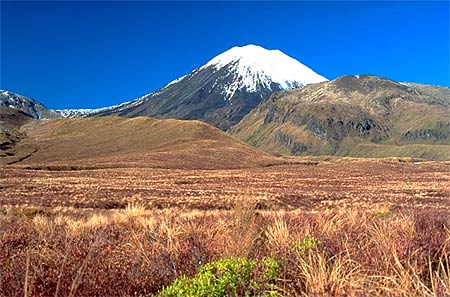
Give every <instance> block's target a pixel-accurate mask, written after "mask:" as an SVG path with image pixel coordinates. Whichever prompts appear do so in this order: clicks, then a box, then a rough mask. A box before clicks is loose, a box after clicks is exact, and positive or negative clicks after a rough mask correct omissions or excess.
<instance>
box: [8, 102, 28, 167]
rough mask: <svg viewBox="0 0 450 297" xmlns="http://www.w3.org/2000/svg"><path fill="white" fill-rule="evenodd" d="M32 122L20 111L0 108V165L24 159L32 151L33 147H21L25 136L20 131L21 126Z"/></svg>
mask: <svg viewBox="0 0 450 297" xmlns="http://www.w3.org/2000/svg"><path fill="white" fill-rule="evenodd" d="M33 120H34V119H33V118H32V117H30V116H29V115H27V114H25V113H24V112H22V111H19V110H16V109H13V108H4V107H0V164H3V163H9V162H13V161H16V160H20V159H22V158H26V157H27V156H28V155H29V154H31V153H32V152H33V151H34V149H35V147H34V146H33V145H23V143H22V140H23V139H25V138H26V137H27V135H26V134H25V133H23V132H22V131H21V127H22V126H23V125H25V124H27V123H30V122H32V121H33ZM18 148H19V149H18Z"/></svg>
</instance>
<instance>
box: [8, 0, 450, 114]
mask: <svg viewBox="0 0 450 297" xmlns="http://www.w3.org/2000/svg"><path fill="white" fill-rule="evenodd" d="M0 8H1V59H0V62H1V73H0V74H1V76H0V88H1V89H7V90H10V91H13V92H17V93H19V94H22V95H25V96H29V97H32V98H34V99H35V100H37V101H40V102H42V103H43V104H44V105H46V106H47V107H49V108H93V107H100V106H107V105H112V104H117V103H121V102H124V101H128V100H132V99H134V98H136V97H139V96H142V95H144V94H147V93H150V92H153V91H155V90H157V89H159V88H161V87H163V86H164V85H165V84H167V83H168V82H170V81H171V80H173V79H176V78H178V77H180V76H182V75H184V74H187V73H189V72H190V71H191V70H193V69H194V68H197V67H199V66H201V65H202V64H204V63H206V62H207V61H208V60H210V59H211V58H213V57H214V56H216V55H218V54H220V53H221V52H223V51H225V50H227V49H229V48H231V47H233V46H236V45H238V46H242V45H246V44H257V45H261V46H263V47H265V48H267V49H280V50H281V51H283V52H285V53H286V54H288V55H289V56H291V57H293V58H296V59H298V60H299V61H301V62H302V63H304V64H305V65H307V66H309V67H311V68H312V69H313V70H315V71H316V72H318V73H319V74H321V75H323V76H325V77H327V78H329V79H334V78H336V77H338V76H341V75H345V74H364V73H370V74H376V75H380V76H384V77H388V78H391V79H394V80H399V81H414V82H422V83H428V84H436V85H446V86H449V85H450V82H449V67H450V65H449V2H448V1H444V2H417V1H411V2H407V1H402V2H386V1H381V2H367V1H361V2H358V1H349V2H337V1H333V2H305V1H300V2H255V1H251V2H205V1H203V2H150V1H141V2H117V1H115V2H105V1H103V2H89V1H83V2H61V1H53V2H5V1H1V2H0Z"/></svg>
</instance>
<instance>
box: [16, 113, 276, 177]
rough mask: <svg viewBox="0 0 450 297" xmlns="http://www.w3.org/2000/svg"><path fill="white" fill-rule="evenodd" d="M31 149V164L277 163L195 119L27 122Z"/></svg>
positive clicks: (168, 165) (27, 161)
mask: <svg viewBox="0 0 450 297" xmlns="http://www.w3.org/2000/svg"><path fill="white" fill-rule="evenodd" d="M22 131H23V133H25V134H26V135H27V137H26V138H25V139H23V140H22V143H23V144H24V145H28V146H34V147H36V151H35V152H34V153H33V154H31V155H30V156H29V157H28V158H27V159H25V160H23V161H22V162H20V165H23V166H28V167H32V168H40V167H42V168H47V167H48V168H61V169H71V168H72V169H76V168H102V167H160V168H199V169H201V168H216V169H219V168H238V167H245V166H258V165H264V164H267V163H272V162H278V161H277V160H276V158H274V157H272V156H270V155H267V154H265V153H261V152H259V151H258V150H256V149H254V148H252V147H250V146H248V145H246V144H245V143H242V142H240V141H238V140H236V139H234V138H233V137H231V136H229V135H228V134H226V133H224V132H222V131H220V130H219V129H217V128H214V127H212V126H210V125H208V124H205V123H202V122H199V121H180V120H156V119H152V118H148V117H138V118H132V119H129V118H122V117H96V118H76V119H53V120H42V121H33V122H31V123H29V124H27V125H25V126H23V127H22Z"/></svg>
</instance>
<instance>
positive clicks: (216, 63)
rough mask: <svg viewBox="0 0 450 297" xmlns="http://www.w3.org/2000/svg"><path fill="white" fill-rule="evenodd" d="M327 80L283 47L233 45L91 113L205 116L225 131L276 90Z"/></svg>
mask: <svg viewBox="0 0 450 297" xmlns="http://www.w3.org/2000/svg"><path fill="white" fill-rule="evenodd" d="M326 80H327V79H326V78H324V77H323V76H321V75H319V74H317V73H315V72H314V71H312V70H311V69H310V68H308V67H306V66H305V65H303V64H301V63H300V62H298V61H297V60H295V59H293V58H291V57H289V56H287V55H285V54H283V53H282V52H281V51H279V50H266V49H264V48H262V47H260V46H256V45H247V46H243V47H233V48H231V49H229V50H227V51H226V52H224V53H222V54H220V55H218V56H216V57H214V58H213V59H212V60H210V61H209V62H207V63H206V64H205V65H203V66H201V67H199V68H197V69H195V70H193V71H192V72H191V73H189V74H187V75H184V76H182V77H180V78H178V79H176V80H174V81H172V82H170V83H169V84H168V85H166V86H165V87H163V88H162V89H160V90H158V91H156V92H154V93H151V94H148V95H145V96H143V97H141V98H139V99H136V100H133V101H130V102H129V103H125V104H120V105H119V106H117V107H112V108H105V109H102V110H101V111H100V112H97V113H91V114H89V116H92V115H94V116H100V115H120V116H127V117H135V116H142V115H144V116H151V117H156V118H175V119H187V120H202V121H205V122H207V123H210V124H212V125H214V126H216V127H218V128H220V129H223V130H227V129H228V128H230V127H231V126H233V125H235V124H237V123H238V122H239V121H240V120H241V119H242V118H243V117H244V116H245V115H246V114H247V113H249V112H250V110H252V109H253V108H254V107H255V106H256V105H258V104H259V103H260V102H261V100H262V99H264V98H266V97H267V96H269V95H270V94H272V93H273V92H276V91H281V90H289V89H292V88H300V87H303V86H304V85H307V84H310V83H317V82H322V81H326Z"/></svg>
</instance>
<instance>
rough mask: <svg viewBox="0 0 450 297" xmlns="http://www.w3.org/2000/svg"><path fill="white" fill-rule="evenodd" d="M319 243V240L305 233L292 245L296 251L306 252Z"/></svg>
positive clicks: (315, 247)
mask: <svg viewBox="0 0 450 297" xmlns="http://www.w3.org/2000/svg"><path fill="white" fill-rule="evenodd" d="M320 244H321V242H320V240H318V239H316V238H314V237H312V236H309V235H306V236H305V237H304V238H303V239H300V240H297V241H295V242H294V244H293V245H294V248H295V249H296V250H297V251H298V252H300V253H301V254H306V253H309V252H310V251H312V250H315V249H317V247H318V246H319V245H320Z"/></svg>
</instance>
